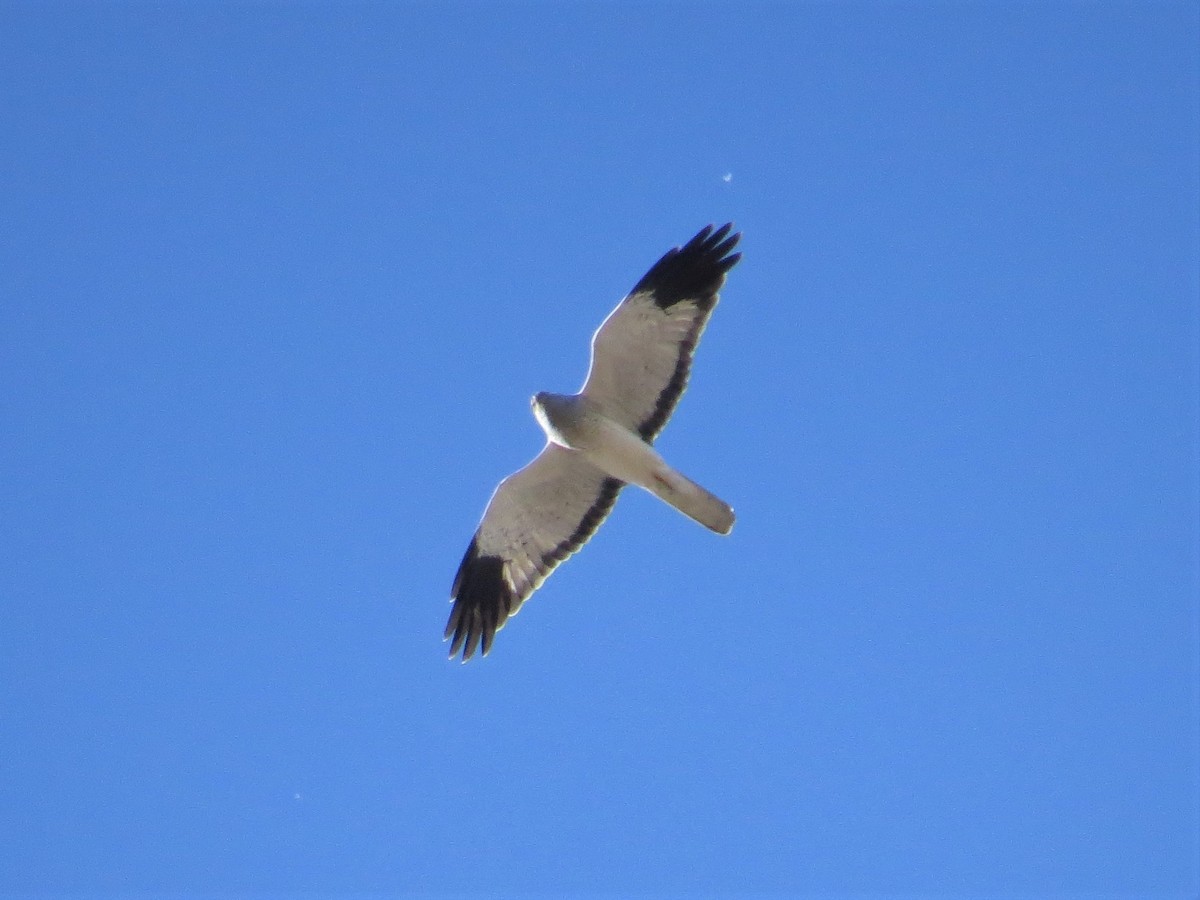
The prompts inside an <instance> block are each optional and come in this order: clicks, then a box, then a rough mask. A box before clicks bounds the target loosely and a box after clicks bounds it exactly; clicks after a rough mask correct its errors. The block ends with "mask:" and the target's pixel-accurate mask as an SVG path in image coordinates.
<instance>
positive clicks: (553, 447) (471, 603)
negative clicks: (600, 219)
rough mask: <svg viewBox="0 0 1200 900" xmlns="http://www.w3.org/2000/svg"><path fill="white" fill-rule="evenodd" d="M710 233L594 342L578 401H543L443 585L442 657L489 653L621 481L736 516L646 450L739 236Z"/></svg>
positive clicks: (667, 260) (707, 514)
mask: <svg viewBox="0 0 1200 900" xmlns="http://www.w3.org/2000/svg"><path fill="white" fill-rule="evenodd" d="M730 229H731V226H730V225H725V226H723V227H722V228H720V229H717V230H716V231H714V230H713V228H712V226H708V227H706V228H704V229H703V230H702V231H700V233H699V234H697V235H696V236H695V237H694V238H692V240H690V241H689V242H688V243H687V244H685V245H684V246H683V247H681V248H678V247H677V248H675V249H674V250H671V251H669V252H668V253H667V254H666V255H664V256H663V257H662V259H660V260H659V261H658V262H657V263H655V265H654V266H653V267H652V268H651V269H650V271H649V272H647V273H646V275H645V276H643V278H642V279H641V280H640V281H639V282H638V283H637V285H636V286H635V287H634V289H633V290H632V291H631V292H630V293H629V294H628V295H627V296H626V297H625V298H624V299H623V300H622V301H621V302H620V303H619V304H618V305H617V308H616V309H614V310H613V311H612V313H610V314H609V316H608V318H607V319H605V320H604V323H603V324H602V325H601V326H600V328H599V330H598V331H597V332H596V334H595V335H594V336H593V338H592V363H591V368H590V369H589V371H588V376H587V380H586V381H585V382H584V385H583V388H582V389H581V390H580V392H579V393H578V394H570V395H562V394H551V393H540V394H538V395H537V396H536V397H534V398H533V401H532V405H533V412H534V415H535V417H536V418H537V420H538V422H539V424H541V426H542V428H543V430H544V431H545V432H546V436H547V439H548V440H547V443H546V446H545V447H544V448H543V449H542V452H541V453H539V454H538V456H537V457H536V458H534V460H533V461H532V462H530V463H529V464H528V465H527V466H525V468H523V469H521V470H520V471H518V472H515V473H514V474H512V475H510V476H509V477H508V478H505V479H504V480H503V481H502V482H500V484H499V486H498V487H497V488H496V491H495V493H493V494H492V499H491V500H490V501H489V503H488V506H487V509H486V510H485V512H484V515H483V519H482V521H481V522H480V523H479V528H478V529H477V531H476V532H475V536H474V538H473V539H472V540H471V544H470V546H469V547H468V548H467V552H466V554H465V556H464V557H463V561H462V564H461V565H460V566H459V569H458V573H457V575H456V576H455V579H454V584H453V586H452V588H451V592H450V593H451V598H452V599H453V601H454V607H453V609H452V610H451V613H450V620H449V622H448V623H447V625H446V637H447V638H448V639H452V640H451V644H450V655H451V656H452V657H453V656H455V655H456V654H457V653H459V652H460V651H461V652H462V656H463V661H464V662H465V661H466V660H468V659H470V658H471V656H473V655H474V653H475V651H476V650H477V649H482V652H483V653H484V654H487V653H488V651H489V650H490V649H491V646H492V641H493V639H494V637H495V633H496V632H497V631H498V630H500V629H501V628H502V627H503V626H504V624H505V622H506V621H507V619H508V618H509V617H511V616H512V615H514V614H515V613H516V612H517V610H518V609H519V608H520V606H521V604H522V603H523V602H524V601H525V600H526V599H528V597H529V596H530V595H531V594H532V593H533V592H534V591H535V590H537V588H538V587H539V586H540V585H541V583H542V582H543V581H544V580H545V579H546V577H547V576H548V575H549V574H550V573H551V572H552V571H553V570H554V568H555V567H556V566H557V565H558V564H559V563H561V562H562V561H563V560H564V559H566V558H567V557H568V556H570V555H571V554H572V553H574V552H575V551H576V550H578V549H579V548H580V547H581V546H582V545H583V544H584V543H585V542H586V541H587V540H588V538H590V537H591V536H592V534H593V533H595V531H596V529H597V528H598V527H599V526H600V523H601V522H603V521H604V519H605V518H606V517H607V516H608V514H609V512H610V511H611V510H612V507H613V504H614V503H615V502H616V498H617V494H618V493H619V492H620V490H621V488H622V487H624V486H625V485H626V484H636V485H638V486H640V487H643V488H645V489H646V490H648V491H650V492H651V493H653V494H654V495H655V496H657V497H659V498H661V499H662V500H663V501H665V502H666V503H669V504H670V505H672V506H674V507H675V508H676V509H678V510H679V511H680V512H682V513H684V514H685V515H687V516H689V517H691V518H692V519H694V520H695V521H697V522H699V523H700V524H702V525H704V526H706V527H707V528H709V529H711V530H713V531H715V532H718V533H720V534H728V533H729V531H730V530H731V529H732V527H733V520H734V516H733V510H732V509H731V508H730V507H729V505H728V504H727V503H725V502H724V501H722V500H720V499H719V498H717V497H716V496H714V495H713V494H711V493H710V492H709V491H707V490H705V489H704V488H702V487H701V486H700V485H698V484H696V483H695V482H693V481H691V480H689V479H688V478H686V477H684V476H683V475H681V474H679V473H678V472H676V471H675V470H674V469H672V468H671V467H670V466H669V465H667V464H666V462H664V461H663V459H662V457H661V456H659V454H658V453H657V451H655V450H654V448H653V447H652V446H651V444H652V442H653V441H654V438H655V437H656V436H657V435H658V433H659V431H661V429H662V427H663V425H664V424H665V423H666V420H667V419H668V418H669V417H670V415H671V412H672V411H673V410H674V408H675V406H676V404H677V403H678V402H679V398H680V396H681V395H682V394H683V391H684V390H685V389H686V387H687V381H688V375H689V373H690V369H691V361H692V356H693V353H694V352H695V349H696V345H697V344H698V343H699V340H700V336H701V334H702V333H703V331H704V328H705V326H706V325H707V323H708V319H709V317H710V316H711V315H712V310H713V308H714V307H715V306H716V304H717V299H718V296H717V292H718V291H719V290H720V288H721V285H722V284H723V283H724V281H725V274H726V273H727V272H728V271H729V269H731V268H732V267H733V266H734V265H735V264H736V263H737V261H738V259H739V258H740V256H741V254H739V253H733V252H732V250H733V248H734V247H735V246H736V245H737V242H738V239H739V238H740V235H737V234H734V235H732V236H731V235H730V234H729V232H730Z"/></svg>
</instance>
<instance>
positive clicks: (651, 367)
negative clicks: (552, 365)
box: [582, 225, 741, 441]
mask: <svg viewBox="0 0 1200 900" xmlns="http://www.w3.org/2000/svg"><path fill="white" fill-rule="evenodd" d="M731 227H732V226H731V225H724V226H722V227H721V228H719V229H717V230H716V231H713V228H712V226H711V225H709V226H706V227H705V228H704V229H703V230H702V231H701V232H700V233H699V234H697V235H696V236H695V237H694V238H692V239H691V240H690V241H688V242H687V243H686V244H685V245H684V246H682V247H676V248H675V249H673V250H670V251H668V252H667V254H666V255H665V256H663V258H662V259H660V260H659V261H658V262H656V263H655V264H654V266H653V267H652V268H651V269H650V271H649V272H647V273H646V274H645V275H644V276H643V277H642V280H641V281H639V282H638V283H637V285H636V286H635V287H634V289H633V290H632V291H630V292H629V294H628V296H626V297H625V299H623V300H622V301H621V302H620V303H619V304H617V308H616V309H614V310H613V311H612V312H611V313H609V316H608V318H607V319H605V320H604V323H603V324H602V325H601V326H600V328H599V330H598V331H597V332H596V334H595V336H594V337H593V338H592V365H591V369H590V370H589V371H588V376H587V381H585V382H584V385H583V390H582V393H583V394H584V395H585V396H587V397H589V398H591V399H593V400H596V401H599V403H600V405H601V407H602V409H603V410H604V412H605V415H607V416H608V417H609V418H611V419H613V420H615V421H617V422H620V423H621V424H622V425H624V426H625V427H626V428H628V429H629V430H630V431H636V432H637V433H638V434H640V435H641V436H642V438H643V439H645V440H647V441H653V440H654V438H655V437H656V436H657V435H658V433H659V432H660V431H661V430H662V427H663V425H665V424H666V421H667V419H668V418H669V417H670V415H671V413H672V411H674V409H675V405H676V404H677V403H678V402H679V398H680V396H681V395H682V394H683V391H684V389H685V388H686V387H687V382H688V375H689V374H690V372H691V368H692V354H693V353H694V352H695V350H696V344H697V343H699V341H700V335H701V334H702V333H703V332H704V326H705V325H707V324H708V318H709V316H711V315H712V311H713V308H714V307H715V306H716V305H717V292H718V291H719V290H720V289H721V285H723V284H724V283H725V273H726V272H728V271H729V270H730V269H731V268H733V266H734V264H736V263H737V261H738V260H739V259H741V254H740V253H731V252H730V251H731V250H733V248H734V247H735V246H737V242H738V239H739V238H740V237H741V235H740V234H734V235H732V236H730V235H729V231H730V228H731Z"/></svg>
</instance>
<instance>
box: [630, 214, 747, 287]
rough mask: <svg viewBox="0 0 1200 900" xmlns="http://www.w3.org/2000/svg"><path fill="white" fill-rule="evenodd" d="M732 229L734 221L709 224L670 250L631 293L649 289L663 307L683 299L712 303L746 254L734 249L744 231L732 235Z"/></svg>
mask: <svg viewBox="0 0 1200 900" xmlns="http://www.w3.org/2000/svg"><path fill="white" fill-rule="evenodd" d="M732 230H733V223H732V222H726V223H725V224H724V225H722V226H721V227H720V228H717V229H716V230H714V227H713V226H712V225H705V226H704V227H703V228H701V229H700V231H699V232H698V233H697V234H696V236H695V237H693V238H692V239H691V240H690V241H688V242H687V243H686V244H684V245H683V246H682V247H676V248H675V249H673V250H668V251H667V252H666V253H665V254H664V255H663V257H662V259H660V260H659V261H658V262H656V263H655V264H654V265H653V266H651V268H650V271H649V272H647V273H646V274H645V275H644V276H642V280H641V281H639V282H638V283H637V285H636V286H635V287H634V289H633V290H632V291H631V292H630V293H633V294H637V293H643V292H644V293H649V294H650V295H651V296H652V297H653V298H654V302H655V304H657V305H658V306H659V307H660V308H662V309H667V308H668V307H671V306H674V305H675V304H676V303H679V302H680V301H681V300H695V301H696V302H697V303H699V304H701V305H704V304H706V303H707V304H711V303H712V301H713V297H714V296H715V295H716V293H717V291H719V290H720V289H721V285H722V284H724V283H725V273H726V272H728V271H729V270H730V269H732V268H733V267H734V266H735V265H737V261H738V260H739V259H741V258H742V255H741V254H740V253H731V251H732V250H733V248H734V247H736V246H737V243H738V241H739V240H741V238H742V236H741V234H740V233H735V234H732V235H730V231H732Z"/></svg>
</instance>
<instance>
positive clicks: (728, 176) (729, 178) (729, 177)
mask: <svg viewBox="0 0 1200 900" xmlns="http://www.w3.org/2000/svg"><path fill="white" fill-rule="evenodd" d="M721 180H722V181H723V182H725V183H726V184H729V182H731V181H733V173H732V172H726V173H725V174H724V175H722V176H721Z"/></svg>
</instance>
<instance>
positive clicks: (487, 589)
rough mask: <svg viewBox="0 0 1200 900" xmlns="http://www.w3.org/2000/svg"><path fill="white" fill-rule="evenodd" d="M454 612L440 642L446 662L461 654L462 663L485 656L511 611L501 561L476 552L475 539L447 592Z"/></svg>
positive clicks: (507, 587)
mask: <svg viewBox="0 0 1200 900" xmlns="http://www.w3.org/2000/svg"><path fill="white" fill-rule="evenodd" d="M450 596H451V599H452V600H453V601H454V608H453V609H451V610H450V619H449V620H448V621H447V622H446V630H445V631H444V632H443V634H442V639H443V640H449V641H450V659H453V658H454V657H455V656H457V655H458V653H459V651H460V650H461V651H462V661H463V662H466V661H467V660H468V659H470V658H471V657H472V656H474V655H475V651H476V650H477V649H478V650H479V651H480V655H482V656H487V655H488V651H490V650H491V649H492V641H493V640H494V639H495V637H496V631H497V630H499V628H500V626H501V625H502V624H504V620H505V619H507V618H508V616H509V613H510V612H511V611H512V607H513V602H512V591H511V589H510V588H509V586H508V582H507V581H505V580H504V560H502V559H501V558H500V557H498V556H485V555H482V554H481V553H480V552H479V544H478V539H472V540H471V545H470V546H469V547H468V548H467V552H466V554H464V556H463V561H462V564H461V565H460V566H459V567H458V574H457V575H455V576H454V586H453V587H451V588H450Z"/></svg>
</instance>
